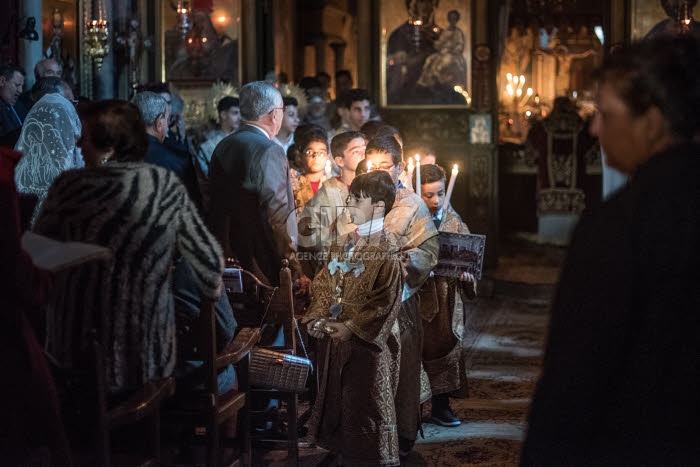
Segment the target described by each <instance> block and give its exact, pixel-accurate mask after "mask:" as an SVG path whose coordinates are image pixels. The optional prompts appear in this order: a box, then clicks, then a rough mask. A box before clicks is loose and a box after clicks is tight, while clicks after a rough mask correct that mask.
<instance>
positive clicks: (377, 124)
mask: <svg viewBox="0 0 700 467" xmlns="http://www.w3.org/2000/svg"><path fill="white" fill-rule="evenodd" d="M360 131H361V132H362V133H364V134H365V135H366V136H367V139H374V138H376V137H377V136H386V135H389V136H394V135H398V134H399V130H397V129H396V128H394V127H393V126H391V125H389V124H388V123H384V122H382V121H380V120H369V121H367V122H365V124H364V125H362V127H361V128H360Z"/></svg>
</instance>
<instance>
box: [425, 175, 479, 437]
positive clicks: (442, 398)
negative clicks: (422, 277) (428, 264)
mask: <svg viewBox="0 0 700 467" xmlns="http://www.w3.org/2000/svg"><path fill="white" fill-rule="evenodd" d="M416 175H417V176H418V175H419V174H416ZM456 175H457V170H456V167H455V169H453V171H452V177H451V178H450V187H454V179H455V178H456ZM420 183H421V188H422V190H421V197H422V198H423V201H425V204H426V205H427V206H428V209H429V210H430V214H431V216H432V219H433V222H434V223H435V227H436V228H437V229H438V231H439V232H453V233H460V234H468V233H469V228H468V227H467V225H466V224H465V223H464V222H463V221H462V219H461V218H460V216H459V214H457V213H456V212H455V211H453V210H452V209H451V208H448V205H449V197H445V172H444V170H443V169H442V168H441V167H439V166H437V165H423V166H422V167H421V168H420ZM449 194H450V195H451V194H452V190H449ZM419 294H420V312H421V317H422V318H423V368H424V369H425V371H426V373H427V374H428V379H429V380H430V388H431V390H432V393H433V399H432V410H431V421H432V422H433V423H435V424H437V425H442V426H458V425H460V424H461V422H460V420H459V419H458V418H457V417H456V416H455V414H454V412H453V411H452V409H451V408H450V399H449V396H450V395H452V396H455V397H466V395H467V369H466V364H465V361H464V350H463V348H462V335H463V333H464V308H463V307H464V304H465V303H466V301H467V300H471V299H473V298H474V297H476V281H475V279H474V276H473V275H472V274H469V273H463V274H462V276H461V277H460V278H459V279H455V278H452V277H444V276H432V277H430V278H428V279H427V280H426V281H425V283H424V284H423V287H422V288H421V290H420V292H419Z"/></svg>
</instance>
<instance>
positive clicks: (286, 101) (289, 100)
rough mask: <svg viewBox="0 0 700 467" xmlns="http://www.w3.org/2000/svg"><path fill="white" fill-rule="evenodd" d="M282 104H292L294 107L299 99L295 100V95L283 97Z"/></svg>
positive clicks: (297, 105)
mask: <svg viewBox="0 0 700 467" xmlns="http://www.w3.org/2000/svg"><path fill="white" fill-rule="evenodd" d="M282 105H284V106H285V107H287V106H289V105H293V106H294V107H299V101H298V100H297V98H296V97H283V98H282Z"/></svg>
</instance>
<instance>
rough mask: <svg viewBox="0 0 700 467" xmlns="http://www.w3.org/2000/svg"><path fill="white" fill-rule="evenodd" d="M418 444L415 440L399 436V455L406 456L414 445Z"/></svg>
mask: <svg viewBox="0 0 700 467" xmlns="http://www.w3.org/2000/svg"><path fill="white" fill-rule="evenodd" d="M414 444H416V442H415V440H412V439H407V438H404V437H403V436H399V456H401V457H406V456H407V455H409V454H410V453H411V450H412V449H413V445H414Z"/></svg>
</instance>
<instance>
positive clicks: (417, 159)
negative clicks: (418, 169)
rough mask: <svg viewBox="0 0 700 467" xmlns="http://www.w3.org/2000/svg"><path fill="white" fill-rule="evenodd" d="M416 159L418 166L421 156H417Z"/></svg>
mask: <svg viewBox="0 0 700 467" xmlns="http://www.w3.org/2000/svg"><path fill="white" fill-rule="evenodd" d="M415 158H416V165H417V164H420V154H416V155H415Z"/></svg>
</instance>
